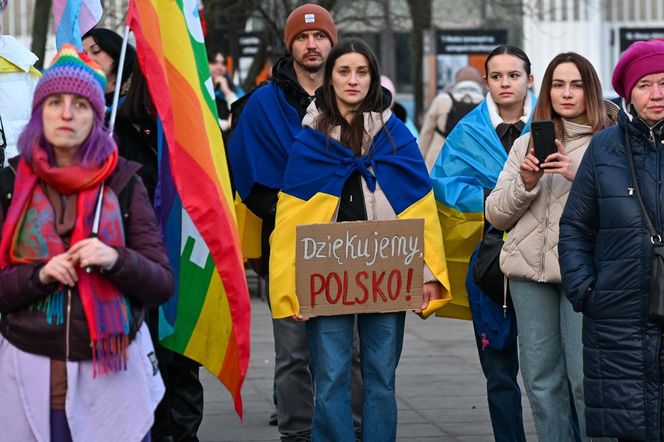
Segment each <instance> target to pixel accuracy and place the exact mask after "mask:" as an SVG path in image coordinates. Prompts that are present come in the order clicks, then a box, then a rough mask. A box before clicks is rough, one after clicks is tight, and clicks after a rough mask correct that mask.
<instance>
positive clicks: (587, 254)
mask: <svg viewBox="0 0 664 442" xmlns="http://www.w3.org/2000/svg"><path fill="white" fill-rule="evenodd" d="M625 133H627V135H628V136H629V140H630V144H631V149H632V152H633V154H634V163H635V166H636V171H637V177H638V181H639V185H640V187H641V193H642V195H643V200H644V203H645V206H646V208H647V209H648V211H649V215H650V217H651V218H652V220H653V222H654V223H655V227H656V228H657V230H658V231H659V232H664V184H663V178H664V122H659V123H658V124H657V125H655V127H653V128H650V127H648V125H646V124H645V123H644V122H643V121H642V120H640V119H639V118H636V117H632V116H631V115H628V114H626V113H625V112H624V111H621V113H620V115H619V119H618V125H617V126H613V127H611V128H608V129H605V130H603V131H601V132H599V133H598V134H596V135H595V136H594V138H593V140H592V142H591V143H590V146H589V147H588V151H587V152H586V155H585V157H584V159H583V161H582V163H581V165H580V167H579V170H578V172H577V175H576V178H575V180H574V184H573V186H572V190H571V192H570V196H569V199H568V201H567V205H566V207H565V210H564V213H563V216H562V218H561V220H560V242H559V244H558V251H559V253H560V268H561V271H562V278H563V286H564V289H565V292H566V293H567V297H568V298H569V300H570V301H571V302H572V304H573V305H574V309H575V310H577V311H581V312H583V316H584V317H583V365H584V367H583V371H584V396H585V402H586V427H587V431H588V435H590V436H611V437H619V438H625V439H634V440H646V441H653V442H654V441H659V440H660V439H661V436H660V435H661V434H662V433H661V419H660V416H661V401H662V375H661V373H662V371H661V360H662V357H661V352H660V343H661V337H662V328H661V327H660V326H658V325H656V324H653V323H652V322H649V321H648V320H647V315H648V299H649V291H648V285H649V283H650V276H649V275H650V268H651V256H652V244H651V242H650V236H649V234H648V232H647V230H646V228H645V225H644V221H643V217H642V215H641V209H640V207H639V204H638V202H637V199H636V197H635V195H634V194H633V191H632V190H631V189H632V188H633V187H634V186H633V184H632V179H631V176H630V171H629V163H628V159H627V157H626V150H625Z"/></svg>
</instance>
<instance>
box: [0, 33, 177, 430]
mask: <svg viewBox="0 0 664 442" xmlns="http://www.w3.org/2000/svg"><path fill="white" fill-rule="evenodd" d="M105 83H106V78H105V76H104V74H103V72H102V70H101V69H100V67H99V66H98V65H97V64H96V63H95V62H93V61H91V60H90V59H88V58H87V57H86V56H85V55H84V54H77V52H76V49H75V48H74V47H73V46H70V45H64V46H63V47H62V48H61V50H60V52H59V53H58V54H57V55H56V57H55V59H54V60H53V62H52V64H51V67H50V68H49V69H47V70H46V71H45V72H44V75H43V77H42V78H41V79H40V81H39V83H38V84H37V87H36V89H35V94H34V98H33V102H32V116H31V119H30V121H29V122H28V124H27V126H26V128H25V130H24V131H23V133H22V134H21V136H20V138H19V141H18V150H19V156H18V157H15V158H13V159H11V160H10V161H9V164H10V166H9V167H8V168H5V169H2V170H1V171H0V178H1V179H0V182H7V177H9V178H10V180H11V181H12V182H13V188H12V189H11V191H10V192H4V191H3V194H2V199H1V200H0V203H1V204H0V226H1V230H0V314H2V317H1V318H0V398H2V400H3V402H4V404H5V405H4V406H3V407H2V408H1V409H0V428H2V429H3V431H5V432H7V434H10V435H11V437H13V438H16V439H18V440H51V441H56V442H60V441H71V440H108V438H109V435H111V434H112V435H113V436H112V438H113V439H114V440H123V441H141V440H149V435H148V436H146V434H148V432H149V429H150V427H151V425H152V422H153V412H154V410H155V408H156V406H157V404H158V403H159V400H160V399H161V397H162V395H163V392H164V387H163V382H162V380H161V376H160V375H159V371H158V369H157V366H156V359H155V357H154V349H153V347H152V343H151V340H150V335H149V332H148V331H147V328H146V326H145V324H144V323H143V313H144V309H145V308H146V307H150V306H156V305H159V304H161V303H163V302H164V301H166V299H168V297H169V296H170V294H171V293H172V291H173V274H172V271H171V269H170V267H169V264H168V259H167V257H166V254H165V252H164V248H163V244H162V242H161V235H160V232H159V230H158V228H157V224H156V220H155V216H154V213H153V210H152V207H151V205H150V200H149V198H148V195H147V192H146V190H145V187H144V186H143V183H142V182H141V180H140V178H138V177H137V176H136V175H135V173H136V171H137V170H138V168H139V167H140V166H139V165H138V164H136V163H132V162H129V161H127V160H124V159H122V158H120V157H119V156H118V150H117V147H116V145H115V143H114V141H113V139H112V137H111V136H110V134H109V133H108V132H107V130H106V129H105V128H104V124H103V122H104V92H103V91H104V87H105Z"/></svg>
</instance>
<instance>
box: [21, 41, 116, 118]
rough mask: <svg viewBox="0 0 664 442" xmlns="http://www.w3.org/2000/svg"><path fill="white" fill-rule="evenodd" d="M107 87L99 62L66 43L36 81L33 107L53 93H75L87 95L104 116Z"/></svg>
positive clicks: (96, 109)
mask: <svg viewBox="0 0 664 442" xmlns="http://www.w3.org/2000/svg"><path fill="white" fill-rule="evenodd" d="M105 88H106V76H105V75H104V72H103V71H102V70H101V68H100V67H99V65H98V64H97V63H95V62H94V61H92V60H90V59H89V58H88V56H87V55H85V54H83V53H81V54H79V53H78V51H77V50H76V48H75V47H74V46H72V45H70V44H64V45H62V47H61V48H60V52H58V53H57V54H56V55H55V57H53V61H52V62H51V66H49V68H48V69H46V70H45V71H44V74H43V75H42V77H41V78H40V79H39V82H38V83H37V87H36V88H35V94H34V96H33V98H32V111H33V112H34V110H35V109H36V108H37V107H39V105H40V104H41V103H42V102H43V101H44V100H45V99H46V98H47V97H48V96H50V95H54V94H75V95H80V96H81V97H84V98H87V100H88V101H89V102H90V104H91V105H92V108H93V109H94V111H95V112H96V113H97V115H98V116H99V117H100V118H104V112H105V110H106V101H105V99H104V89H105Z"/></svg>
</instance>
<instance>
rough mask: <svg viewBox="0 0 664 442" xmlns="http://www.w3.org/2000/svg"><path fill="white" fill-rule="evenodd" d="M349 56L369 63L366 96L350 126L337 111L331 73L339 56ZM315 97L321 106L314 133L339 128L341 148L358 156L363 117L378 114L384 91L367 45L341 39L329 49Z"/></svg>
mask: <svg viewBox="0 0 664 442" xmlns="http://www.w3.org/2000/svg"><path fill="white" fill-rule="evenodd" d="M349 53H358V54H361V55H364V57H365V58H366V59H367V62H368V63H369V73H370V75H371V81H370V83H369V92H368V93H367V96H366V97H364V100H362V102H361V103H360V105H359V106H358V108H357V111H356V112H355V117H354V118H353V119H352V120H351V122H350V123H348V121H346V119H345V118H344V116H343V115H342V114H341V112H340V111H339V107H338V106H337V97H336V94H335V93H334V88H333V86H332V72H333V71H334V64H335V62H336V61H337V59H338V58H339V57H341V56H342V55H345V54H349ZM316 95H317V98H319V99H320V100H321V103H319V108H320V109H321V112H320V114H319V115H318V118H317V119H316V122H315V126H316V129H318V130H319V131H321V132H323V133H325V134H328V135H329V131H330V129H331V128H332V127H334V126H341V140H340V141H341V144H343V145H344V146H346V147H348V148H350V149H351V150H352V151H353V152H354V153H355V155H361V154H362V144H363V142H364V135H365V128H364V118H363V117H362V114H363V113H364V112H370V111H381V110H382V103H383V91H382V88H381V86H380V68H379V67H378V61H377V60H376V56H375V55H374V53H373V51H372V50H371V48H370V47H369V45H367V44H366V43H365V42H364V41H363V40H361V39H359V38H344V39H342V40H340V41H339V42H338V43H337V44H336V45H335V46H334V47H333V48H332V50H331V51H330V54H329V55H328V57H327V61H326V62H325V70H324V73H323V85H322V86H321V89H320V93H319V94H316ZM381 118H382V117H381Z"/></svg>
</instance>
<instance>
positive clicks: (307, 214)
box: [270, 38, 450, 442]
mask: <svg viewBox="0 0 664 442" xmlns="http://www.w3.org/2000/svg"><path fill="white" fill-rule="evenodd" d="M383 91H384V89H383V88H381V86H380V71H379V68H378V62H377V61H376V57H375V56H374V54H373V53H372V52H371V49H370V48H369V46H368V45H367V44H366V43H365V42H364V41H362V40H360V39H357V38H350V39H344V40H342V41H340V42H339V43H338V44H337V45H335V46H334V48H333V49H332V50H331V51H330V55H329V57H328V59H327V61H326V64H325V70H324V77H323V85H322V86H321V87H320V88H319V89H318V90H317V92H316V100H315V102H314V103H312V104H310V105H309V107H308V109H307V115H306V117H305V118H304V120H303V125H304V129H303V130H302V131H301V132H300V133H299V134H298V135H297V136H296V138H295V142H294V144H293V148H292V150H291V154H290V156H289V160H288V165H287V168H286V172H285V175H284V183H285V186H284V189H283V191H282V192H280V194H279V202H278V204H277V222H276V228H275V230H274V233H273V236H272V245H273V248H272V254H271V256H270V302H271V304H272V315H273V317H275V318H278V319H279V318H284V319H286V320H291V318H292V319H294V320H296V321H307V322H306V325H307V336H308V339H309V354H310V357H311V366H312V370H311V371H312V375H313V377H314V386H315V397H316V400H315V406H314V419H313V427H312V440H314V441H330V442H331V441H337V442H346V441H352V440H354V439H355V433H354V429H353V417H352V409H351V404H350V398H351V377H350V372H351V359H352V357H351V348H352V341H353V330H354V328H355V327H354V324H355V322H356V321H357V324H358V325H357V328H358V330H359V337H360V356H361V357H360V360H361V364H362V379H363V385H364V392H363V396H362V397H363V402H362V433H361V440H363V441H366V442H379V441H380V442H390V441H396V435H397V402H396V393H395V378H396V368H397V364H398V363H399V357H400V355H401V348H402V346H403V334H404V323H405V312H393V313H365V314H358V315H353V314H347V315H337V316H318V317H315V318H311V319H307V318H306V317H304V316H303V315H302V314H301V313H300V311H299V303H298V301H297V298H296V295H295V286H294V285H295V279H294V278H291V277H290V276H291V275H292V272H293V269H294V268H295V242H294V241H293V238H294V237H295V236H294V235H295V227H296V225H297V224H300V223H302V222H303V221H305V220H306V222H305V223H306V224H309V223H311V224H318V223H329V222H335V221H336V222H341V221H366V220H387V219H396V218H397V216H398V217H399V218H400V219H404V218H410V216H409V215H408V214H406V213H405V212H406V209H409V210H410V209H411V207H413V206H417V207H418V209H415V210H414V212H413V213H416V214H417V215H416V217H418V218H419V217H420V216H421V215H424V218H425V221H424V223H425V232H427V233H426V234H425V238H426V239H425V243H424V261H425V263H426V265H425V269H424V272H423V277H424V284H423V292H424V300H423V304H422V306H421V310H422V311H425V310H426V309H427V308H429V313H430V312H432V311H435V310H436V309H437V308H440V307H442V306H443V305H444V304H445V303H447V301H449V299H450V296H449V281H448V279H447V271H446V269H445V267H444V259H443V257H444V256H445V252H444V250H443V244H442V236H441V232H440V225H439V223H438V217H437V213H436V203H435V200H434V198H433V193H432V191H431V183H430V181H429V179H428V178H427V170H426V167H425V165H424V161H423V160H422V156H421V155H420V152H419V149H418V147H417V142H416V141H415V138H414V137H413V135H412V134H411V133H410V131H409V130H408V128H406V126H405V125H404V124H403V123H402V122H401V121H400V120H399V119H397V118H396V117H395V116H394V115H392V113H391V111H390V110H389V105H390V103H391V97H390V96H389V94H387V93H386V94H383ZM369 161H370V162H371V165H370V166H369V164H368V163H369ZM348 164H353V165H354V167H347V165H348ZM360 164H364V165H363V166H360ZM340 170H343V171H344V172H339V171H340ZM319 192H321V193H324V194H325V195H327V197H328V199H325V201H321V200H320V198H317V197H316V195H319ZM335 208H336V210H335Z"/></svg>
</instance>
